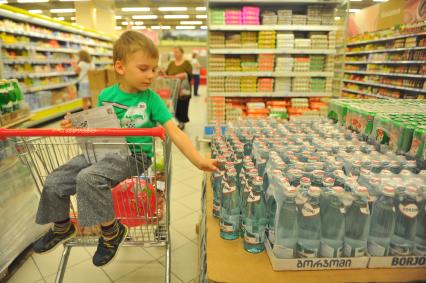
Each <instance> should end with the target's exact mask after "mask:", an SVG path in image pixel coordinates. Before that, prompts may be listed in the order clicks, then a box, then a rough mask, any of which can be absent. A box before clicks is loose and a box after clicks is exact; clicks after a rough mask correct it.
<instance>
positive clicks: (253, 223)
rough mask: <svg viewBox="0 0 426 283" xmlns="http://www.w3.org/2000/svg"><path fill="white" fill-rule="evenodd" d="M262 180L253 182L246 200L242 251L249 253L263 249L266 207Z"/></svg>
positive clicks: (259, 178) (258, 178)
mask: <svg viewBox="0 0 426 283" xmlns="http://www.w3.org/2000/svg"><path fill="white" fill-rule="evenodd" d="M262 184H263V178H262V177H260V176H257V177H255V178H254V180H253V190H252V192H251V193H250V194H249V196H248V198H247V207H246V217H245V231H244V249H245V250H246V251H248V252H250V253H260V252H262V251H263V250H264V249H265V245H264V240H265V226H266V222H267V220H266V205H265V198H264V196H263V193H262Z"/></svg>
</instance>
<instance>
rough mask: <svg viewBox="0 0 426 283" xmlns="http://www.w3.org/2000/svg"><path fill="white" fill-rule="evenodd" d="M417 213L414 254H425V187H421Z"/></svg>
mask: <svg viewBox="0 0 426 283" xmlns="http://www.w3.org/2000/svg"><path fill="white" fill-rule="evenodd" d="M421 197H422V198H421V202H420V204H419V213H418V214H417V227H416V239H415V245H414V255H420V256H425V255H426V189H425V188H423V192H422V196H421Z"/></svg>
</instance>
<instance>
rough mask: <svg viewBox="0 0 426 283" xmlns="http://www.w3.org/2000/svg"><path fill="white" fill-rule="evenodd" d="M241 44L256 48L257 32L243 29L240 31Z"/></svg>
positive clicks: (244, 46) (245, 46)
mask: <svg viewBox="0 0 426 283" xmlns="http://www.w3.org/2000/svg"><path fill="white" fill-rule="evenodd" d="M241 45H242V46H243V48H257V32H255V31H243V32H242V33H241Z"/></svg>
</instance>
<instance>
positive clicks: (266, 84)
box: [257, 78, 274, 92]
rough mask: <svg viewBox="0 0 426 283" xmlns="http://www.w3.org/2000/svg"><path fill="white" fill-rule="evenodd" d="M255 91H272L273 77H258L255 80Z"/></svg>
mask: <svg viewBox="0 0 426 283" xmlns="http://www.w3.org/2000/svg"><path fill="white" fill-rule="evenodd" d="M257 91H258V92H273V91H274V79H273V78H260V79H258V80H257Z"/></svg>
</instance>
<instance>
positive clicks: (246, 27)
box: [209, 25, 338, 31]
mask: <svg viewBox="0 0 426 283" xmlns="http://www.w3.org/2000/svg"><path fill="white" fill-rule="evenodd" d="M337 29H338V27H337V26H328V25H327V26H326V25H323V26H322V25H210V26H209V30H210V31H216V30H218V31H262V30H267V31H269V30H276V31H334V30H337Z"/></svg>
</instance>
